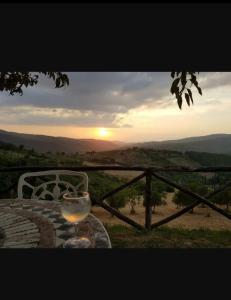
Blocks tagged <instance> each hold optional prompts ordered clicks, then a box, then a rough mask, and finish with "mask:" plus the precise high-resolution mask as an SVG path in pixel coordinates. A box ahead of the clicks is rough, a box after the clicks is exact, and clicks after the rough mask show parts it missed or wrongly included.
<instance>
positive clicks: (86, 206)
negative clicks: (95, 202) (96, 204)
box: [61, 191, 91, 248]
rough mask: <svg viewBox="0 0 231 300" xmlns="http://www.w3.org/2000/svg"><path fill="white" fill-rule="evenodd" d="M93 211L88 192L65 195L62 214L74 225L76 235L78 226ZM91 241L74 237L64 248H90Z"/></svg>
mask: <svg viewBox="0 0 231 300" xmlns="http://www.w3.org/2000/svg"><path fill="white" fill-rule="evenodd" d="M90 210H91V200H90V196H89V193H88V192H83V191H78V192H75V193H73V192H70V193H66V194H64V195H63V201H62V204H61V212H62V215H63V217H64V218H65V219H66V220H67V221H68V222H70V223H72V224H74V228H75V235H77V233H78V229H77V224H79V222H81V221H82V220H84V219H85V218H86V217H87V216H88V214H89V213H90ZM90 246H91V241H90V239H89V238H87V237H85V236H83V237H77V236H76V237H73V238H70V239H69V240H67V241H66V242H65V243H64V244H63V247H64V248H89V247H90Z"/></svg>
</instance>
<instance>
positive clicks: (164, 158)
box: [83, 147, 231, 168]
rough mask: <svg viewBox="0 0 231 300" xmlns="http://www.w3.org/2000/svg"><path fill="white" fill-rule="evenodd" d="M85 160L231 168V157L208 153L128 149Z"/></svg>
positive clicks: (92, 156) (94, 155) (92, 155)
mask: <svg viewBox="0 0 231 300" xmlns="http://www.w3.org/2000/svg"><path fill="white" fill-rule="evenodd" d="M83 160H85V161H88V162H94V163H98V164H120V165H127V166H129V165H130V166H132V165H142V166H149V167H150V166H159V167H169V166H183V167H190V168H197V167H200V166H231V155H227V154H215V153H206V152H196V151H186V152H180V151H175V150H156V149H147V148H138V147H133V148H128V149H122V150H121V149H119V150H112V151H102V152H93V153H87V154H84V157H83Z"/></svg>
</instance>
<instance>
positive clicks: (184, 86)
mask: <svg viewBox="0 0 231 300" xmlns="http://www.w3.org/2000/svg"><path fill="white" fill-rule="evenodd" d="M197 73H198V74H199V72H197ZM171 77H172V78H173V79H174V80H173V82H172V85H171V89H170V92H171V93H172V94H175V96H176V99H177V104H178V106H179V108H180V109H181V107H182V103H183V94H184V97H185V100H186V102H187V104H188V106H190V103H191V104H193V95H192V91H191V87H192V86H193V85H194V86H195V87H196V88H197V91H198V93H199V94H200V95H202V90H201V88H200V87H199V84H198V81H197V76H196V72H171ZM189 84H190V86H189Z"/></svg>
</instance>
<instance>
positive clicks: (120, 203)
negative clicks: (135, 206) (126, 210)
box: [107, 190, 129, 217]
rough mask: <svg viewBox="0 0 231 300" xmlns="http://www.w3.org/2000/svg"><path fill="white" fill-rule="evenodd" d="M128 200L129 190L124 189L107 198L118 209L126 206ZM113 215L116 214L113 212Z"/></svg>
mask: <svg viewBox="0 0 231 300" xmlns="http://www.w3.org/2000/svg"><path fill="white" fill-rule="evenodd" d="M128 201H129V194H128V191H127V190H122V191H120V192H119V193H116V194H115V195H113V196H111V197H109V198H108V199H107V203H108V204H109V205H110V206H111V207H113V208H115V209H116V210H118V211H119V209H120V208H122V207H124V206H125V205H126V203H127V202H128ZM113 216H114V215H113V214H112V217H113Z"/></svg>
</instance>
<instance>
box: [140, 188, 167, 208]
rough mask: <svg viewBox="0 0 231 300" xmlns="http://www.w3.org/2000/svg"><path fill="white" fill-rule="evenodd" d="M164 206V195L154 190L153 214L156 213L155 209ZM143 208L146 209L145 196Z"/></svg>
mask: <svg viewBox="0 0 231 300" xmlns="http://www.w3.org/2000/svg"><path fill="white" fill-rule="evenodd" d="M162 204H164V201H162V193H160V192H158V191H157V190H153V189H152V194H151V207H152V213H153V214H154V213H155V207H156V206H159V205H162ZM143 206H144V207H146V199H145V196H144V201H143Z"/></svg>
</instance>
